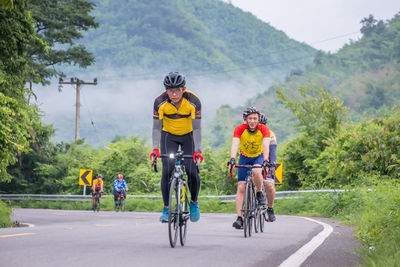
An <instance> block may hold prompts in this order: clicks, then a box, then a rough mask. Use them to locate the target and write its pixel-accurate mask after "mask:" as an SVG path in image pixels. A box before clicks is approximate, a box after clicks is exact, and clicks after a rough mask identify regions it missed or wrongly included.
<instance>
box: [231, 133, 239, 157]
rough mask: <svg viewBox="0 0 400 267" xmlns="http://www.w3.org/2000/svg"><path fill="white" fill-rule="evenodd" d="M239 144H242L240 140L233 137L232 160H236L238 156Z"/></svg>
mask: <svg viewBox="0 0 400 267" xmlns="http://www.w3.org/2000/svg"><path fill="white" fill-rule="evenodd" d="M239 144H240V138H237V137H233V138H232V146H231V158H236V154H237V151H238V149H239Z"/></svg>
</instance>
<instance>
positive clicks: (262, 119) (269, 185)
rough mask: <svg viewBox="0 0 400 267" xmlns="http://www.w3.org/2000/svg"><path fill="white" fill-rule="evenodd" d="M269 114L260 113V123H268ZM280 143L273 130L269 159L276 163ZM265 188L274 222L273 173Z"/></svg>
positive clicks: (268, 211)
mask: <svg viewBox="0 0 400 267" xmlns="http://www.w3.org/2000/svg"><path fill="white" fill-rule="evenodd" d="M267 121H268V119H267V116H265V114H263V113H261V114H260V123H261V124H263V125H267ZM277 146H278V143H277V141H276V136H275V134H274V132H272V131H271V142H270V143H269V161H270V162H271V163H276V148H277ZM264 185H265V190H266V191H267V199H268V208H267V214H268V221H270V222H273V221H275V220H276V218H275V214H274V201H275V177H272V175H270V176H267V177H266V179H265V180H264Z"/></svg>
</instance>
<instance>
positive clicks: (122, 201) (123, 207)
mask: <svg viewBox="0 0 400 267" xmlns="http://www.w3.org/2000/svg"><path fill="white" fill-rule="evenodd" d="M119 209H120V211H125V198H124V197H121V199H120V203H119Z"/></svg>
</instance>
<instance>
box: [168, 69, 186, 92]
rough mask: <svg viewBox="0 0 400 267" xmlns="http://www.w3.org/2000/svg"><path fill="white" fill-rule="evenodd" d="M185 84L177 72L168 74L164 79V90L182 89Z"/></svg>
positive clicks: (182, 77)
mask: <svg viewBox="0 0 400 267" xmlns="http://www.w3.org/2000/svg"><path fill="white" fill-rule="evenodd" d="M185 84H186V81H185V76H183V75H181V74H179V72H170V73H168V75H167V76H165V78H164V86H165V89H168V88H177V87H183V86H185Z"/></svg>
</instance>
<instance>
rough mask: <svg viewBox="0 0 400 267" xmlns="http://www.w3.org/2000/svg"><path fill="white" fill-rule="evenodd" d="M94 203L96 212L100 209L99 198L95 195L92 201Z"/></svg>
mask: <svg viewBox="0 0 400 267" xmlns="http://www.w3.org/2000/svg"><path fill="white" fill-rule="evenodd" d="M94 203H95V204H94V205H95V206H96V209H95V210H96V211H97V212H99V210H100V198H99V197H96V199H95V201H94Z"/></svg>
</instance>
